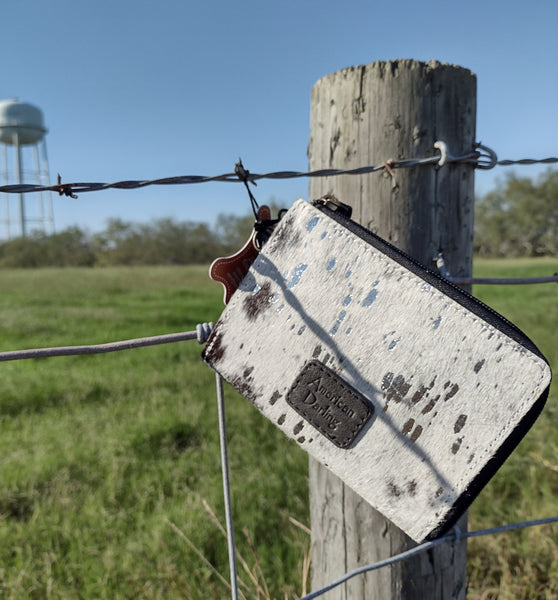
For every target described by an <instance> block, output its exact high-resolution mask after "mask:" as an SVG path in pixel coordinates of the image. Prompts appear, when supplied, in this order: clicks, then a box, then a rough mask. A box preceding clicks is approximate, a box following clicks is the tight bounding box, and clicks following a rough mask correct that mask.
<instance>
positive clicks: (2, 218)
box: [0, 98, 54, 239]
mask: <svg viewBox="0 0 558 600" xmlns="http://www.w3.org/2000/svg"><path fill="white" fill-rule="evenodd" d="M46 131H47V130H46V127H45V125H44V120H43V113H42V111H41V110H40V109H39V108H37V107H36V106H33V105H32V104H28V103H27V102H21V101H20V100H17V99H14V98H11V99H9V100H0V155H1V163H0V164H1V166H0V183H1V184H4V185H6V186H10V185H19V184H35V185H37V187H48V185H49V173H48V159H47V152H46V140H45V133H46ZM2 197H3V202H2V208H3V211H2V214H1V215H0V224H3V225H4V232H5V233H4V235H2V232H0V239H1V238H7V239H10V238H12V237H13V236H14V235H22V236H25V235H26V233H27V231H29V230H30V228H33V229H36V228H39V229H42V230H43V231H45V232H46V231H47V229H50V232H51V233H52V232H54V216H53V213H52V199H51V196H50V192H48V191H37V192H36V193H19V194H17V195H16V194H13V193H4V194H2Z"/></svg>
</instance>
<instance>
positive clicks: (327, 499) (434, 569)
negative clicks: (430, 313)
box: [308, 60, 476, 600]
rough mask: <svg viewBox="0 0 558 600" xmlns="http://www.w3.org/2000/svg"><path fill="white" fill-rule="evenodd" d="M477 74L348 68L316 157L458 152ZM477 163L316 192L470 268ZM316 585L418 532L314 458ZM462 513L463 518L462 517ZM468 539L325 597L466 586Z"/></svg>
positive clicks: (456, 272)
mask: <svg viewBox="0 0 558 600" xmlns="http://www.w3.org/2000/svg"><path fill="white" fill-rule="evenodd" d="M475 121H476V78H475V76H474V75H473V74H472V73H471V72H470V71H468V70H466V69H463V68H460V67H455V66H450V65H445V64H440V63H438V62H429V63H422V62H417V61H412V60H402V61H389V62H376V63H372V64H370V65H366V66H359V67H353V68H349V69H344V70H342V71H339V72H337V73H333V74H331V75H328V76H326V77H324V78H323V79H321V80H320V81H318V82H317V83H316V84H315V86H314V87H313V89H312V97H311V130H310V142H309V146H308V158H309V168H310V169H311V170H312V169H319V168H327V167H330V168H338V169H349V168H354V167H358V166H363V165H370V164H378V163H381V162H383V161H388V160H389V159H390V158H394V159H403V158H411V157H423V156H432V155H435V154H436V153H437V151H436V150H434V148H433V144H434V142H435V141H437V140H443V141H445V142H446V143H447V144H448V146H449V149H450V151H451V153H452V154H454V155H459V154H462V153H467V152H468V151H470V150H471V148H472V145H473V143H474V141H475ZM473 173H474V170H473V168H472V167H471V166H469V165H449V166H446V167H444V168H441V169H438V170H437V169H434V168H425V167H416V168H412V169H405V170H397V171H394V173H393V175H392V174H390V173H389V171H387V170H386V171H384V172H383V173H380V174H372V175H366V176H339V177H335V178H333V177H332V178H328V179H321V178H317V179H312V180H311V182H310V196H311V198H317V197H320V196H322V195H323V194H325V193H328V192H329V193H333V194H335V196H337V198H339V200H341V201H342V202H345V203H347V204H351V205H352V206H353V218H354V219H355V220H357V221H359V222H360V223H362V224H363V225H365V226H366V227H368V228H370V229H371V230H372V231H374V232H375V233H377V234H379V235H380V236H382V237H383V238H385V239H387V240H388V241H390V242H392V243H393V244H394V245H396V246H397V247H399V248H400V249H402V250H404V251H406V252H408V253H409V254H410V255H411V256H413V257H414V258H417V259H418V260H420V261H421V262H423V263H424V264H431V261H432V258H433V257H434V256H435V255H436V254H437V252H438V251H439V250H442V251H443V253H444V259H445V261H446V265H447V267H448V270H449V272H450V274H451V275H452V276H456V277H467V276H470V275H471V268H472V238H473V184H474V176H473ZM310 488H311V489H310V499H311V521H312V542H313V546H312V547H313V553H312V587H313V589H316V588H318V587H321V586H322V585H324V584H326V583H328V582H329V581H331V580H332V579H334V578H336V577H338V576H340V575H342V574H343V573H345V572H346V571H348V570H350V569H351V568H354V567H355V566H358V565H363V564H367V563H372V562H375V561H376V560H380V559H383V558H386V557H388V556H391V555H393V554H395V553H397V552H399V551H401V550H403V549H405V548H407V547H409V545H410V544H411V542H410V540H409V538H406V536H405V535H404V534H403V533H402V532H401V531H400V530H399V529H398V528H396V527H395V526H394V525H392V524H391V523H390V522H389V521H387V520H386V519H385V518H384V517H383V516H382V515H381V514H379V513H378V512H377V511H375V510H374V509H372V508H371V507H370V506H369V505H368V504H366V503H365V502H363V501H362V500H361V498H360V497H359V496H358V495H357V494H355V493H354V492H353V491H352V490H351V489H349V488H348V487H346V486H345V485H343V483H342V482H341V481H340V480H339V479H338V478H337V477H335V476H334V475H332V474H331V473H330V472H329V471H327V469H325V468H324V467H322V466H321V465H320V464H318V463H317V462H315V461H313V460H312V459H310ZM465 523H466V519H465V518H464V519H463V521H462V523H461V526H462V527H464V526H465ZM465 566H466V544H465V543H464V542H462V543H460V544H458V545H457V546H453V545H445V546H439V547H438V548H436V549H435V550H433V551H432V552H430V553H428V554H427V555H421V556H419V557H417V558H415V559H412V560H410V561H407V562H406V563H405V564H402V565H398V566H396V567H392V568H390V569H382V570H380V571H376V572H373V573H370V574H368V575H366V576H364V577H359V578H356V579H355V580H353V581H351V582H348V583H347V584H346V585H345V586H343V587H342V588H338V589H336V590H333V591H332V592H330V593H329V594H328V595H327V596H326V597H327V599H328V600H349V599H351V600H357V599H358V600H363V599H364V598H366V599H367V600H373V599H376V598H382V599H385V598H401V599H405V600H410V599H415V598H416V599H419V598H420V599H424V598H429V599H440V600H441V599H444V600H446V599H449V598H452V599H453V598H455V599H461V598H464V597H465V593H466V587H465Z"/></svg>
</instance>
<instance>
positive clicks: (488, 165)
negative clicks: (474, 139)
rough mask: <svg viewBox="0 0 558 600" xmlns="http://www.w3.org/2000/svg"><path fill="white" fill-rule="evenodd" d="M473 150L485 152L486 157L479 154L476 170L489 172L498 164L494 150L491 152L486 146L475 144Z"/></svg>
mask: <svg viewBox="0 0 558 600" xmlns="http://www.w3.org/2000/svg"><path fill="white" fill-rule="evenodd" d="M475 148H478V149H479V150H483V151H484V152H486V155H483V154H480V153H479V157H478V159H477V163H476V167H477V169H484V170H489V169H493V168H494V167H495V166H496V165H497V164H498V156H497V154H496V152H494V150H492V149H491V148H489V147H488V146H484V145H483V144H481V143H477V144H475Z"/></svg>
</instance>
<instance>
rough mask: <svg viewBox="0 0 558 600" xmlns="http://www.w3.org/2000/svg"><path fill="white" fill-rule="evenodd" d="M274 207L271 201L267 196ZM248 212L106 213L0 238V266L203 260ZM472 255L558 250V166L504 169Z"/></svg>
mask: <svg viewBox="0 0 558 600" xmlns="http://www.w3.org/2000/svg"><path fill="white" fill-rule="evenodd" d="M271 204H272V212H273V213H274V214H276V213H277V208H278V207H277V204H276V202H275V201H273V202H271ZM253 221H254V219H253V217H252V216H251V215H250V214H248V215H246V216H240V217H239V216H236V215H226V214H221V215H219V216H218V218H217V220H216V222H215V225H214V226H213V227H210V226H209V225H207V224H205V223H194V222H190V221H186V222H175V221H173V220H172V219H160V220H158V221H155V222H154V223H148V224H145V223H144V224H138V223H131V222H128V221H123V220H121V219H111V220H110V221H108V223H107V227H106V229H105V230H104V231H102V232H100V233H94V234H91V233H88V232H86V231H84V230H82V229H80V228H79V227H69V228H68V229H65V230H64V231H61V232H59V233H55V234H51V235H47V234H44V233H40V232H34V233H32V234H31V235H29V236H27V237H20V238H16V239H13V240H8V241H5V242H2V243H0V268H21V267H23V268H25V267H46V266H88V267H93V266H107V265H189V264H209V263H210V262H211V261H212V260H213V259H215V258H217V257H219V256H226V255H228V254H232V253H234V252H236V251H237V250H239V249H240V248H241V247H242V246H243V245H244V243H245V242H246V240H247V239H248V236H249V235H250V231H251V229H252V226H253ZM474 249H475V254H476V255H478V256H494V257H517V256H547V255H554V256H556V255H558V170H549V171H547V172H546V173H544V174H543V175H542V176H540V177H539V178H537V179H530V178H522V177H518V176H516V175H515V174H513V173H512V174H510V175H508V176H507V177H506V178H505V179H504V180H503V182H502V181H501V182H499V183H498V184H497V186H496V188H495V189H494V190H493V191H491V192H489V193H488V194H486V195H484V196H481V197H480V198H477V200H476V203H475V237H474Z"/></svg>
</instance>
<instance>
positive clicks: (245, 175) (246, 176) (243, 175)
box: [234, 158, 260, 220]
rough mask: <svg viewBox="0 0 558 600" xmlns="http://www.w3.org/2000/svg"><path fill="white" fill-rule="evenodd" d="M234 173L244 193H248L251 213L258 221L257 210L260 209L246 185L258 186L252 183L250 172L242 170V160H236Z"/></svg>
mask: <svg viewBox="0 0 558 600" xmlns="http://www.w3.org/2000/svg"><path fill="white" fill-rule="evenodd" d="M234 172H235V174H236V175H237V176H238V179H239V180H240V181H242V183H243V184H244V185H245V187H246V191H247V192H248V197H249V198H250V204H251V206H252V212H253V213H254V217H255V218H256V220H258V208H260V205H259V204H258V202H257V200H256V198H255V197H254V194H252V190H251V189H250V186H249V185H248V183H249V182H250V183H252V184H253V185H258V184H257V183H256V182H255V181H253V178H252V176H251V175H250V171H248V170H247V169H245V168H244V165H243V164H242V160H241V159H240V158H239V159H238V162H237V163H236V165H235V166H234Z"/></svg>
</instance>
